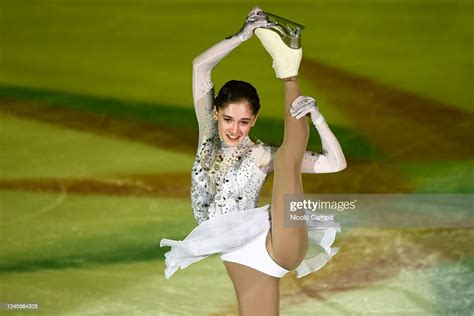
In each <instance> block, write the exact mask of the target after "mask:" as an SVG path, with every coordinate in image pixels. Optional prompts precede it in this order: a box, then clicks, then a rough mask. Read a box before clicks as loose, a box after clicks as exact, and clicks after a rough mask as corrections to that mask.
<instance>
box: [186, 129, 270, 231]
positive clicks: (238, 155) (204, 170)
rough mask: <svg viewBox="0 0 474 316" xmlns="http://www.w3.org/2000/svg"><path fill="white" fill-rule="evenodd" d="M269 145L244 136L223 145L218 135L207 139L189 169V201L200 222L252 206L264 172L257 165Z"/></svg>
mask: <svg viewBox="0 0 474 316" xmlns="http://www.w3.org/2000/svg"><path fill="white" fill-rule="evenodd" d="M269 154H270V147H269V146H266V145H264V144H262V143H257V144H255V143H253V142H252V141H251V140H250V139H249V138H248V137H246V138H245V139H244V140H243V141H242V143H241V144H239V145H238V146H236V147H226V146H225V145H224V144H223V143H222V142H221V140H220V139H219V137H218V135H215V136H214V137H211V138H209V139H206V140H205V141H204V142H203V143H202V145H201V147H200V149H199V151H198V154H197V156H196V159H195V161H194V165H193V170H192V182H191V202H192V207H193V213H194V217H195V218H196V221H197V222H198V223H199V224H200V223H202V222H204V221H206V220H208V219H210V218H212V217H214V216H218V215H222V214H227V213H230V212H235V211H243V210H246V209H250V208H255V207H256V203H257V200H258V197H259V193H260V189H261V188H262V186H263V183H264V182H265V178H266V174H265V173H263V172H262V171H261V170H260V169H259V168H258V163H259V162H260V161H261V159H262V157H263V156H264V155H269Z"/></svg>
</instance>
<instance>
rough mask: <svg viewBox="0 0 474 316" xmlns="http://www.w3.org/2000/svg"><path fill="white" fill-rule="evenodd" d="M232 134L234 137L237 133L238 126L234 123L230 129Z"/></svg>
mask: <svg viewBox="0 0 474 316" xmlns="http://www.w3.org/2000/svg"><path fill="white" fill-rule="evenodd" d="M231 131H232V133H233V134H234V135H235V134H237V132H238V131H239V124H238V123H237V122H235V123H234V124H232V129H231Z"/></svg>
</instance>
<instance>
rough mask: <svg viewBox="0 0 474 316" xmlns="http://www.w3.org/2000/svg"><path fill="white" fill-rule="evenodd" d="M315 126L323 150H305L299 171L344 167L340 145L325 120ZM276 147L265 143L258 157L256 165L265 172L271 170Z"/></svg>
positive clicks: (309, 171) (332, 169)
mask: <svg viewBox="0 0 474 316" xmlns="http://www.w3.org/2000/svg"><path fill="white" fill-rule="evenodd" d="M315 126H316V129H317V130H318V133H319V136H320V137H321V143H322V146H323V150H322V152H321V153H316V152H311V151H307V152H306V153H305V154H304V157H303V162H302V165H301V172H303V173H331V172H338V171H341V170H343V169H344V168H346V166H347V163H346V159H345V157H344V154H343V152H342V149H341V146H340V145H339V142H338V141H337V139H336V136H334V134H333V133H332V131H331V129H330V128H329V126H328V125H327V123H326V121H324V120H322V121H321V122H319V123H317V124H315ZM277 149H278V147H277V146H271V145H266V151H265V154H264V155H262V156H261V157H260V159H259V162H258V167H259V169H260V170H261V171H262V172H264V173H265V174H269V173H271V172H273V162H274V160H275V154H276V151H277Z"/></svg>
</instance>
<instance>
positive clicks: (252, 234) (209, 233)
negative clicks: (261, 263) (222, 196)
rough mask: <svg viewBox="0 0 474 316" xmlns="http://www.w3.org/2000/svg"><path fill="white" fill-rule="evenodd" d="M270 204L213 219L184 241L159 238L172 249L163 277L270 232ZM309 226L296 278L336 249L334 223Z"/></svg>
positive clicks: (316, 265) (161, 244) (326, 260)
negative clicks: (305, 246) (304, 253)
mask: <svg viewBox="0 0 474 316" xmlns="http://www.w3.org/2000/svg"><path fill="white" fill-rule="evenodd" d="M269 212H270V205H265V206H262V207H258V208H253V209H249V210H245V211H239V212H233V213H229V214H225V215H220V216H216V217H213V218H211V219H209V220H207V221H205V222H203V223H201V224H200V225H199V226H197V227H195V228H194V229H193V230H192V231H191V233H189V235H188V236H187V237H186V238H185V239H184V240H170V239H162V240H161V242H160V246H161V247H171V250H170V251H168V252H167V253H165V264H166V269H165V277H166V278H167V279H169V278H170V277H171V276H172V275H173V274H174V273H175V272H176V271H177V270H178V269H184V268H186V267H187V266H189V265H190V264H192V263H194V262H197V261H199V260H202V259H204V258H206V257H208V256H210V255H213V254H223V253H227V252H230V251H233V250H237V249H238V248H240V247H243V246H245V245H247V244H248V243H249V242H251V241H253V240H254V239H256V238H257V237H259V236H260V235H261V234H262V233H263V232H266V231H268V230H269V229H270V220H269V214H270V213H269ZM330 224H331V225H327V223H325V225H323V224H322V225H321V226H318V225H314V222H312V223H311V225H308V252H307V254H306V257H305V259H304V260H303V262H302V263H301V264H300V266H299V267H298V268H296V276H297V277H298V278H300V277H302V276H305V275H307V274H308V273H311V272H314V271H317V270H319V269H321V268H322V267H323V266H324V265H325V264H326V263H327V262H328V261H329V260H330V259H331V258H332V256H334V255H335V254H336V253H337V251H338V250H339V248H336V247H331V245H332V244H333V243H334V240H335V238H336V233H337V232H340V231H341V230H340V226H339V224H337V223H330Z"/></svg>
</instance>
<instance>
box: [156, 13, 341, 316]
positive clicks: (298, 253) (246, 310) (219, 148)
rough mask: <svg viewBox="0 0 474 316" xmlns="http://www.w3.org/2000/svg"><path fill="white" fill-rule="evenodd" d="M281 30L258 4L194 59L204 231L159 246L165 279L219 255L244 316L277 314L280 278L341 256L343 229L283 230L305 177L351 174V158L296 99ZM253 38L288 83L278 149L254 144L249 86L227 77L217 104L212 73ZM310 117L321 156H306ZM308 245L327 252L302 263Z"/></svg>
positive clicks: (293, 56)
mask: <svg viewBox="0 0 474 316" xmlns="http://www.w3.org/2000/svg"><path fill="white" fill-rule="evenodd" d="M276 27H278V26H277V25H276V23H274V22H269V19H268V16H267V15H265V14H263V12H262V10H261V9H259V8H258V7H256V8H254V9H253V10H252V11H251V12H250V13H249V14H248V17H247V19H246V21H245V24H244V26H243V27H242V29H241V30H240V31H239V32H238V33H237V34H236V35H234V36H232V37H229V38H227V39H225V40H223V41H221V42H219V43H217V44H216V45H214V46H213V47H211V48H210V49H208V50H207V51H205V52H204V53H202V54H201V55H199V56H198V57H197V58H195V59H194V61H193V98H194V104H195V110H196V116H197V120H198V125H199V141H198V148H197V154H196V158H195V161H194V164H193V168H192V184H191V200H192V208H193V214H194V216H195V219H196V221H197V223H198V224H199V225H198V226H197V227H196V228H195V229H193V230H192V231H191V233H190V234H189V235H188V236H187V237H186V238H185V239H184V240H182V241H176V240H169V239H163V240H162V241H161V246H162V247H163V246H170V247H171V251H169V252H168V253H166V254H165V257H166V259H165V264H166V270H165V277H166V278H170V277H171V276H172V275H173V274H174V273H175V272H176V271H177V270H178V269H179V268H181V269H184V268H186V267H187V266H189V265H190V264H192V263H194V262H196V261H199V260H201V259H204V258H206V257H208V256H210V255H212V254H220V256H221V259H222V260H223V262H224V265H225V267H226V270H227V273H228V275H229V276H230V278H231V280H232V282H233V285H234V289H235V292H236V296H237V300H238V304H239V312H240V314H241V315H268V314H272V315H276V314H278V312H279V280H280V278H281V277H283V276H284V275H285V274H286V273H288V272H289V271H291V270H295V269H296V275H297V277H302V276H304V275H306V274H308V273H310V272H313V271H316V270H318V269H320V268H321V267H322V266H323V265H324V264H325V263H326V262H327V261H328V260H330V258H331V257H332V256H333V255H334V254H335V253H336V252H337V248H334V247H333V248H332V247H331V245H332V243H333V241H334V238H335V234H336V232H337V231H339V229H338V228H335V227H326V228H322V229H319V230H311V231H308V229H307V227H306V225H299V226H294V227H289V226H288V225H285V224H284V215H285V214H284V207H285V203H284V202H285V201H284V198H285V196H288V195H291V196H293V197H298V196H302V194H303V188H302V181H301V173H302V172H305V173H328V172H337V171H340V170H342V169H344V168H345V167H346V161H345V158H344V155H343V153H342V150H341V147H340V145H339V143H338V141H337V139H336V137H335V136H334V134H333V133H332V132H331V130H330V129H329V127H328V125H327V124H326V122H325V120H324V117H323V116H322V115H321V113H320V112H319V110H318V108H317V107H316V104H315V102H314V99H313V98H311V97H305V96H301V95H300V91H299V86H298V81H297V74H298V69H299V64H300V61H301V56H302V50H301V48H291V47H289V46H288V45H287V44H285V41H284V40H283V39H282V36H280V35H279V33H277V32H275V29H276ZM254 31H255V33H256V34H257V36H258V37H259V39H260V41H261V42H262V44H263V46H264V47H265V49H266V50H267V51H268V53H269V54H270V55H271V57H272V59H273V68H274V70H275V73H276V77H277V78H279V79H280V80H281V81H282V82H283V86H284V91H285V101H284V103H285V129H284V138H283V143H282V145H281V146H280V147H279V148H276V147H273V146H269V145H266V144H263V143H261V142H258V141H257V142H256V143H254V142H252V141H251V140H250V139H249V137H248V133H249V131H250V129H251V127H252V126H254V124H255V122H256V120H257V115H258V111H259V109H260V100H259V97H258V94H257V91H256V90H255V88H254V87H253V86H252V85H250V84H249V83H247V82H243V81H237V80H231V81H229V82H227V83H225V84H224V86H223V87H222V88H221V89H220V91H219V93H218V95H217V96H216V97H214V88H213V83H212V80H211V72H212V70H213V69H214V67H215V66H216V65H217V64H218V63H219V62H220V61H221V60H222V59H223V58H224V57H225V56H227V55H228V54H229V53H230V52H231V51H232V50H233V49H234V48H236V47H237V46H238V45H240V44H241V43H242V42H244V41H247V40H248V39H249V38H251V37H252V35H253V33H254ZM296 35H297V36H298V37H299V36H300V35H299V34H296ZM297 39H299V38H297ZM293 44H294V43H291V46H293ZM307 115H308V116H310V118H311V121H312V123H313V125H314V126H315V127H316V129H317V131H318V133H319V135H320V137H321V141H322V146H323V151H322V153H312V152H306V151H305V150H306V145H307V141H308V137H309V127H308V122H307ZM271 172H274V173H275V175H274V182H273V192H272V204H271V207H270V205H265V206H262V207H257V200H258V197H259V193H260V190H261V188H262V186H263V184H264V182H265V178H266V176H267V175H268V174H269V173H271ZM300 212H304V211H300ZM308 237H309V238H308ZM311 245H317V246H320V249H322V251H321V252H320V253H318V254H314V253H312V254H311V256H306V255H307V249H308V247H310V246H311Z"/></svg>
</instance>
